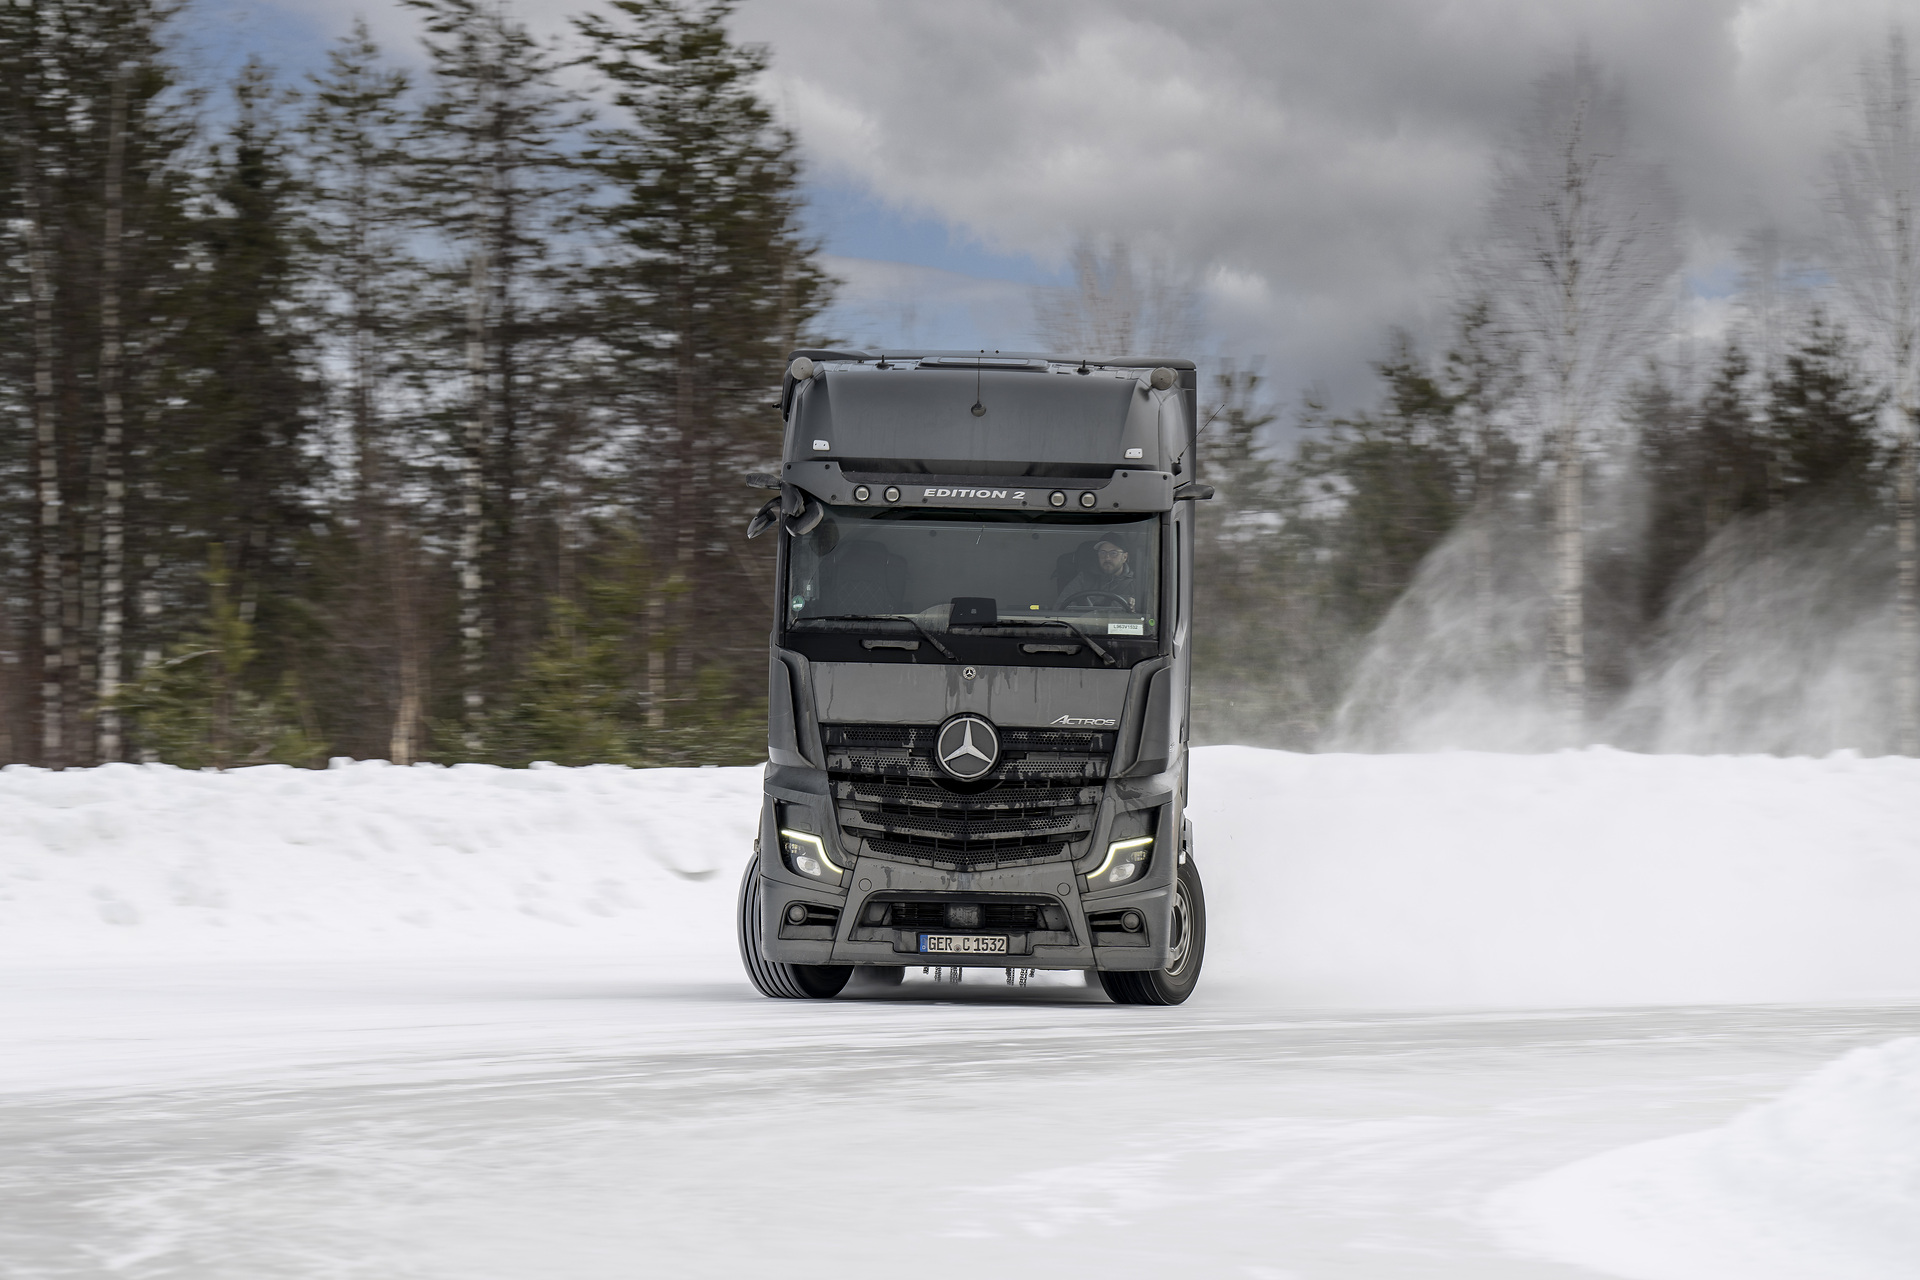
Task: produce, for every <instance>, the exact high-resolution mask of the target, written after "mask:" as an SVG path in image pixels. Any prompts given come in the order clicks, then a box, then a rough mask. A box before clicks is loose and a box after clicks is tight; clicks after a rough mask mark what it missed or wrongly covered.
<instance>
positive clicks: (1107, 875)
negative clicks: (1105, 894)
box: [1087, 836, 1153, 889]
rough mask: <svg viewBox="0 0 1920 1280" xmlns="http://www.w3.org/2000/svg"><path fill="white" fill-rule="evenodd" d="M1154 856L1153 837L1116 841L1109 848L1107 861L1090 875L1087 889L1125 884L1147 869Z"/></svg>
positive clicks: (1137, 837) (1136, 837)
mask: <svg viewBox="0 0 1920 1280" xmlns="http://www.w3.org/2000/svg"><path fill="white" fill-rule="evenodd" d="M1152 855H1153V837H1152V836H1135V837H1134V838H1133V839H1131V840H1115V841H1114V842H1113V843H1112V844H1110V845H1108V846H1107V856H1106V859H1105V860H1104V861H1102V862H1101V864H1100V865H1099V866H1097V867H1095V868H1094V869H1093V871H1092V872H1090V873H1089V874H1088V876H1087V887H1088V888H1089V889H1105V888H1107V887H1109V886H1111V885H1116V884H1125V883H1126V882H1127V881H1129V880H1131V879H1133V878H1134V877H1135V876H1138V875H1139V874H1140V873H1141V872H1143V871H1145V870H1146V869H1147V859H1148V858H1149V857H1151V856H1152Z"/></svg>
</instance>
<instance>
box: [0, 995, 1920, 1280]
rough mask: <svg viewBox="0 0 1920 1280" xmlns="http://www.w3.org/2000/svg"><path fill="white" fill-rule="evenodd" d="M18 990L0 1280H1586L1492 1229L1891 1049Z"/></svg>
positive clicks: (6, 1110) (680, 1006) (1745, 1035)
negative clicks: (1532, 1182) (1635, 1149)
mask: <svg viewBox="0 0 1920 1280" xmlns="http://www.w3.org/2000/svg"><path fill="white" fill-rule="evenodd" d="M14 977H15V980H14V981H12V982H11V983H10V984H9V985H8V987H7V988H6V990H5V991H4V993H0V1022H3V1023H4V1024H5V1025H6V1026H7V1027H8V1028H9V1034H8V1044H9V1052H8V1054H7V1055H6V1057H5V1059H4V1060H3V1061H0V1274H5V1275H6V1276H7V1277H9V1280H26V1278H28V1277H36V1278H37V1277H96V1276H130V1277H161V1276H166V1277H190V1278H191V1280H225V1278H229V1277H230V1278H232V1280H268V1278H273V1280H277V1278H280V1277H363V1276H364V1277H369V1278H373V1277H378V1278H379V1280H411V1278H415V1277H433V1278H435V1280H442V1278H444V1280H491V1278H493V1277H501V1278H503V1280H504V1278H506V1277H513V1278H515V1280H525V1278H531V1277H539V1278H541V1280H548V1278H556V1280H576V1278H578V1280H589V1278H593V1280H597V1278H599V1277H608V1278H609V1280H611V1278H613V1277H620V1278H621V1280H626V1278H629V1277H642V1276H771V1275H781V1276H823V1277H824V1276H833V1277H844V1276H848V1275H857V1274H863V1273H873V1274H885V1275H890V1276H895V1275H897V1276H910V1277H922V1276H930V1277H945V1276H963V1275H964V1276H969V1277H977V1276H1004V1277H1015V1276H1029V1275H1041V1276H1103V1277H1107V1276H1159V1277H1164V1276H1187V1275H1207V1276H1247V1277H1266V1278H1273V1277H1297V1278H1300V1280H1306V1278H1309V1277H1312V1278H1320V1277H1343V1276H1353V1277H1367V1278H1368V1280H1394V1278H1398V1277H1409V1278H1411V1277H1422V1278H1426V1277H1462V1278H1466V1277H1471V1278H1472V1280H1506V1278H1509V1277H1512V1278H1516V1280H1517V1278H1520V1277H1573V1276H1591V1275H1592V1274H1594V1273H1591V1272H1588V1271H1584V1270H1580V1269H1577V1268H1574V1267H1570V1266H1566V1265H1563V1264H1560V1263H1556V1262H1551V1261H1546V1260H1541V1259H1534V1258H1528V1257H1525V1256H1522V1255H1519V1254H1516V1253H1514V1252H1511V1251H1509V1249H1508V1248H1506V1247H1504V1246H1503V1244H1502V1242H1501V1241H1500V1240H1499V1239H1498V1238H1497V1237H1496V1235H1495V1233H1494V1230H1493V1228H1492V1227H1491V1226H1490V1225H1489V1224H1488V1222H1487V1219H1486V1208H1485V1206H1486V1200H1487V1197H1488V1196H1489V1194H1490V1193H1493V1192H1495V1191H1497V1190H1498V1189H1499V1188H1501V1187H1504V1186H1508V1185H1510V1184H1513V1183H1516V1182H1519V1181H1522V1180H1525V1179H1528V1178H1531V1177H1534V1176H1536V1175H1539V1174H1542V1173H1545V1172H1547V1171H1549V1170H1552V1169H1554V1168H1556V1167H1559V1166H1562V1165H1565V1164H1567V1163H1568V1162H1570V1161H1574V1160H1577V1159H1580V1158H1582V1157H1586V1156H1590V1155H1594V1154H1596V1153H1599V1152H1604V1151H1607V1150H1610V1149H1614V1148H1618V1147H1621V1146H1623V1145H1624V1144H1628V1143H1633V1142H1637V1141H1641V1140H1644V1139H1648V1138H1655V1137H1663V1136H1666V1135H1670V1134H1675V1133H1681V1132H1685V1131H1688V1130H1697V1129H1702V1128H1706V1127H1710V1126H1714V1125H1718V1124H1721V1123H1723V1122H1724V1121H1726V1120H1727V1119H1728V1118H1729V1117H1731V1116H1732V1115H1734V1114H1735V1113H1736V1112H1739V1111H1740V1110H1742V1109H1743V1108H1745V1107H1747V1106H1749V1105H1750V1104H1753V1103H1755V1102H1758V1101H1761V1100H1763V1099H1766V1098H1769V1097H1772V1096H1774V1095H1776V1094H1778V1093H1780V1092H1781V1091H1782V1090H1783V1089H1784V1088H1786V1087H1787V1086H1789V1085H1790V1084H1791V1083H1792V1082H1794V1081H1795V1080H1797V1079H1799V1078H1801V1077H1803V1076H1805V1075H1806V1074H1807V1073H1808V1072H1809V1071H1811V1070H1813V1069H1814V1068H1816V1067H1818V1066H1820V1065H1821V1064H1823V1063H1825V1062H1828V1061H1830V1060H1832V1059H1833V1058H1835V1057H1836V1056H1838V1055H1839V1054H1841V1053H1843V1052H1845V1051H1846V1050H1848V1049H1851V1048H1854V1047H1856V1046H1861V1045H1870V1044H1876V1043H1881V1042H1885V1041H1887V1040H1888V1039H1890V1038H1891V1037H1896V1036H1899V1035H1902V1034H1910V1033H1911V1032H1912V1031H1913V1030H1914V1029H1915V1028H1916V1027H1917V1026H1920V1006H1915V1005H1900V1006H1888V1005H1881V1006H1851V1007H1835V1006H1829V1007H1822V1008H1794V1007H1780V1006H1768V1007H1743V1008H1733V1007H1691V1008H1667V1009H1647V1010H1608V1009H1584V1010H1571V1011H1552V1010H1546V1011H1538V1010H1536V1011H1530V1012H1524V1013H1471V1014H1469V1013H1447V1012H1437V1011H1426V1012H1420V1013H1408V1014H1399V1015H1390V1014H1366V1013H1356V1014H1343V1013H1339V1012H1332V1011H1325V1010H1316V1011H1311V1012H1303V1011H1300V1010H1297V1009H1294V1010H1288V1009H1285V1008H1282V1007H1279V1006H1278V1005H1277V1004H1275V1003H1274V1002H1272V1001H1271V999H1270V998H1269V997H1267V996H1265V995H1263V993H1262V991H1261V989H1260V988H1258V987H1253V988H1247V989H1245V990H1237V989H1235V988H1234V987H1232V986H1231V985H1227V984H1216V985H1214V986H1213V987H1211V988H1209V989H1205V990H1203V993H1202V995H1201V996H1199V997H1196V999H1195V1001H1194V1002H1193V1003H1192V1004H1190V1005H1188V1006H1187V1007H1185V1008H1182V1009H1138V1008H1123V1007H1118V1006H1114V1005H1110V1004H1107V1003H1105V1002H1104V1000H1103V999H1102V998H1101V997H1100V996H1099V995H1098V993H1097V992H1093V991H1088V990H1086V989H1085V988H1084V987H1081V986H1078V985H1071V984H1073V983H1074V981H1075V980H1074V979H1071V978H1067V977H1065V976H1063V977H1062V978H1061V979H1060V981H1061V982H1062V983H1064V984H1069V985H1053V986H1045V987H1034V988H1029V989H1026V990H1024V991H1010V990H1009V989H1008V988H1007V987H1006V986H1004V985H1003V984H1002V982H1001V975H1000V974H999V973H998V972H997V971H993V972H991V973H975V974H971V975H969V980H968V981H967V982H966V983H963V984H962V985H960V986H958V987H954V986H951V985H935V984H934V983H932V982H931V981H928V980H925V979H922V978H921V977H920V976H919V974H918V972H917V971H916V972H915V974H914V977H913V979H912V980H911V981H910V982H909V983H908V984H907V985H906V986H904V987H900V988H895V989H892V990H886V989H879V988H863V987H855V988H853V989H851V990H850V992H849V995H848V997H846V998H843V999H841V1000H838V1001H834V1002H832V1003H817V1004H815V1003H810V1004H800V1003H785V1002H772V1001H766V1000H762V999H759V998H758V997H756V996H754V995H752V994H751V993H750V991H749V989H748V988H747V987H746V986H745V984H744V983H743V982H741V981H740V980H739V979H738V978H737V977H735V976H734V975H732V974H730V973H726V972H724V971H721V970H718V969H714V970H712V971H710V972H706V973H703V974H699V975H695V976H690V977H686V978H683V979H682V980H679V981H668V982H663V981H661V980H659V979H657V978H650V977H649V976H648V975H647V973H646V971H645V970H644V969H641V968H638V967H629V968H621V967H618V966H610V965H587V964H573V965H561V964H555V963H551V962H549V963H548V964H545V965H542V966H531V967H530V966H520V965H506V964H499V963H467V964H462V965H460V966H457V967H455V966H443V967H435V966H433V965H431V964H426V963H413V964H410V965H395V964H391V963H390V964H384V965H380V966H371V965H369V966H363V967H356V966H352V965H345V964H342V963H337V962H336V963H329V964H324V965H316V964H305V965H296V964H285V963H282V964H268V965H259V966H253V967H251V968H247V969H239V968H236V967H233V966H208V967H201V968H195V967H190V966H178V965H174V966H166V967H163V968H158V969H131V968H126V967H119V966H115V967H106V968H78V969H67V970H59V971H51V970H49V971H40V972H37V973H32V974H27V975H22V974H18V973H16V974H15V975H14ZM1703 1274H1704V1273H1703Z"/></svg>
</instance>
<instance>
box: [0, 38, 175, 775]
mask: <svg viewBox="0 0 1920 1280" xmlns="http://www.w3.org/2000/svg"><path fill="white" fill-rule="evenodd" d="M172 13H173V10H172V8H171V6H169V5H166V4H155V3H149V2H147V0H50V2H48V3H39V4H33V5H25V6H21V5H15V6H9V7H8V8H7V11H6V14H5V18H4V23H3V25H0V40H4V44H5V51H4V54H3V55H0V61H3V62H4V63H5V65H6V68H7V72H8V74H7V77H6V83H5V84H4V85H0V117H4V120H5V126H4V128H5V132H6V134H7V138H8V144H7V147H6V154H5V156H4V157H0V164H4V165H5V186H6V188H7V196H8V202H9V204H10V206H11V208H12V209H13V210H14V211H15V212H16V214H17V216H16V217H14V218H12V219H10V220H9V222H8V224H7V226H6V228H5V230H4V232H0V234H4V235H5V236H6V237H7V238H8V239H9V240H10V241H11V243H10V244H9V245H8V252H7V253H6V254H5V255H4V258H5V261H6V262H7V268H6V269H7V270H9V271H10V272H11V271H17V272H18V275H17V277H16V279H15V280H14V281H12V282H10V285H11V287H9V288H8V289H6V290H4V291H0V297H4V299H5V301H4V303H0V306H5V307H8V308H10V309H13V310H14V314H13V316H12V317H10V321H11V323H12V324H13V326H14V329H15V332H16V333H17V334H18V335H19V336H20V338H21V339H23V340H22V341H20V342H19V343H18V344H17V347H16V352H17V354H16V356H15V358H14V361H13V363H12V364H11V366H10V367H9V369H8V371H7V374H6V378H7V381H8V382H9V383H10V385H11V386H12V387H14V388H16V389H18V390H19V391H20V393H21V401H22V404H23V409H24V412H23V415H22V416H24V417H26V418H28V419H29V420H30V421H31V424H32V426H31V432H30V439H31V442H32V443H31V457H30V460H28V464H27V468H26V469H27V470H28V471H29V472H30V473H31V483H32V486H33V496H32V499H31V511H30V513H29V512H26V511H22V510H20V509H18V508H16V509H15V514H16V515H21V516H25V519H24V520H23V521H22V522H21V524H20V525H17V526H16V528H17V529H18V530H19V532H20V533H22V534H23V535H24V536H25V537H26V538H27V539H28V540H29V542H30V545H31V548H32V550H31V556H30V560H31V570H30V572H31V574H32V578H33V581H32V584H31V589H30V590H27V589H26V588H27V584H26V583H25V582H23V581H20V580H19V579H18V578H16V582H15V584H14V590H15V591H16V592H19V593H20V595H21V597H22V598H23V599H27V600H30V602H31V603H30V605H29V607H28V609H27V610H26V613H27V617H28V620H29V621H28V625H27V628H25V629H27V630H29V631H30V633H31V635H30V638H31V640H32V641H34V642H37V643H33V644H32V646H31V648H30V649H29V650H27V651H25V652H23V653H22V655H21V656H22V657H23V659H24V660H25V665H27V666H29V667H30V668H31V669H34V670H36V671H38V672H39V673H40V686H39V689H38V697H37V699H36V703H37V706H36V707H35V712H34V720H35V721H36V722H37V733H35V734H33V735H32V736H33V737H35V738H36V739H37V745H38V750H37V751H36V752H35V753H34V754H35V757H36V758H37V759H38V760H39V761H40V762H42V763H46V764H50V765H66V764H84V763H90V762H92V761H94V760H97V759H100V758H102V757H103V756H111V755H115V754H118V753H119V752H120V750H121V749H122V748H121V742H120V734H119V726H118V725H117V723H116V720H115V716H114V714H113V712H112V709H111V703H110V702H109V703H108V705H107V706H106V707H105V708H103V707H102V706H101V703H102V699H103V696H104V697H105V698H108V699H110V698H111V695H112V693H113V690H114V689H115V687H116V686H117V685H118V683H119V682H120V680H121V679H122V678H123V677H124V675H125V673H126V666H127V664H126V659H125V655H126V653H127V652H128V649H129V647H130V646H131V645H132V644H134V643H136V642H137V640H138V638H139V633H140V632H141V630H142V629H143V627H144V626H145V625H146V622H147V621H148V619H147V617H146V616H145V615H146V614H147V612H148V611H147V610H146V609H145V608H144V607H143V609H142V611H141V612H142V615H143V616H142V618H140V619H134V618H131V617H129V616H128V610H127V603H128V601H129V600H130V599H132V598H134V597H135V595H136V589H138V594H139V596H140V597H141V598H142V599H143V600H144V599H150V594H149V592H150V586H151V570H152V569H153V567H154V566H153V564H152V563H151V561H150V559H149V557H150V556H151V555H152V553H151V552H150V551H149V552H147V553H144V554H142V555H140V556H139V558H138V559H136V558H135V550H136V544H138V543H139V542H140V541H141V540H142V538H143V536H144V534H145V533H146V532H148V531H150V530H151V527H152V526H151V524H150V523H143V521H142V519H141V513H140V510H139V504H138V501H137V495H138V494H139V493H141V492H143V491H145V490H146V489H147V488H148V487H149V485H150V483H151V477H149V476H146V475H145V474H144V471H143V468H144V467H145V465H146V463H147V461H149V460H150V459H151V458H152V457H153V456H154V451H153V448H152V437H153V435H154V433H155V431H156V429H157V427H156V423H157V419H158V416H159V413H160V410H161V407H162V405H163V400H162V399H161V398H160V397H159V394H158V387H159V384H160V383H161V381H163V378H162V371H163V369H164V367H165V365H166V362H167V360H168V359H169V355H168V348H169V338H170V335H171V334H172V333H173V331H174V329H175V324H176V320H177V313H175V312H174V311H173V310H172V309H171V299H172V298H173V297H174V296H175V295H176V294H177V285H178V282H179V280H180V278H181V276H182V272H181V267H182V266H183V265H184V263H183V255H182V252H181V249H182V245H183V235H184V232H183V227H184V223H183V219H182V206H183V186H184V172H183V169H184V166H183V165H182V164H181V158H182V154H183V152H184V150H185V148H186V146H187V144H188V142H189V141H190V138H191V130H190V121H189V120H188V118H187V116H186V115H185V113H184V112H183V110H182V108H183V106H185V105H186V104H187V100H186V99H185V98H183V96H182V95H181V94H180V92H179V91H178V89H177V86H176V84H175V80H174V75H173V72H172V69H171V68H170V67H169V66H168V64H167V63H166V60H165V58H164V56H163V52H162V51H163V46H164V29H165V27H166V24H167V22H168V20H169V19H170V18H171V16H172Z"/></svg>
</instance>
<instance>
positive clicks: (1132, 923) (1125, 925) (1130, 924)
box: [1120, 911, 1146, 933]
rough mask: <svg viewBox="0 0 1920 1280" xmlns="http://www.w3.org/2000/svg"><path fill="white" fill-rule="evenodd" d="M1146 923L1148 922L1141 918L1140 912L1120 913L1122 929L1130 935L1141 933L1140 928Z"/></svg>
mask: <svg viewBox="0 0 1920 1280" xmlns="http://www.w3.org/2000/svg"><path fill="white" fill-rule="evenodd" d="M1145 923H1146V921H1145V920H1142V919H1141V918H1140V913H1139V912H1138V911H1122V912H1121V913H1120V927H1121V928H1122V929H1125V930H1126V931H1127V932H1128V933H1138V932H1140V926H1141V925H1143V924H1145Z"/></svg>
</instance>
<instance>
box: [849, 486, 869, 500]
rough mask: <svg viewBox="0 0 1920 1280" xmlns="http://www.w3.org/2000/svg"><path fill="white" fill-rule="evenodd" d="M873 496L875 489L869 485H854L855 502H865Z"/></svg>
mask: <svg viewBox="0 0 1920 1280" xmlns="http://www.w3.org/2000/svg"><path fill="white" fill-rule="evenodd" d="M872 496H873V490H871V489H869V488H867V486H865V485H863V484H857V485H855V486H853V500H854V501H855V502H865V501H866V500H867V499H868V498H871V497H872Z"/></svg>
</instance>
